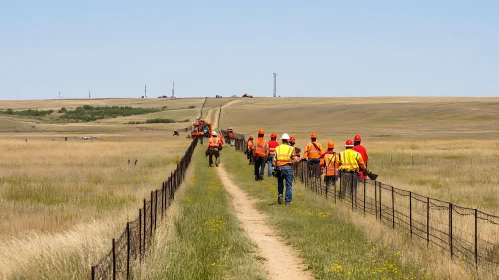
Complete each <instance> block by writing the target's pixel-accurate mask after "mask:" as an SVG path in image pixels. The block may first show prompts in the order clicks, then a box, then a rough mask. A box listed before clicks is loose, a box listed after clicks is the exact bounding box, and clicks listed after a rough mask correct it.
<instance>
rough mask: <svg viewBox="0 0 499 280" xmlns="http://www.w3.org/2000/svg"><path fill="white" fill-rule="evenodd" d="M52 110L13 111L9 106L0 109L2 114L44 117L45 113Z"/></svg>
mask: <svg viewBox="0 0 499 280" xmlns="http://www.w3.org/2000/svg"><path fill="white" fill-rule="evenodd" d="M53 112H54V111H53V110H46V111H45V110H32V109H28V110H22V111H14V110H12V109H11V108H9V109H7V110H5V111H2V110H0V113H2V114H7V115H15V116H31V117H44V116H46V115H50V114H52V113H53Z"/></svg>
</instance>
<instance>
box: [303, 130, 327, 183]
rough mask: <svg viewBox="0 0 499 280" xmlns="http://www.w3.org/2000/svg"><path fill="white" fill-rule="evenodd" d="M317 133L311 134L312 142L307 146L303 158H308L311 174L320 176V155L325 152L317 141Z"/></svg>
mask: <svg viewBox="0 0 499 280" xmlns="http://www.w3.org/2000/svg"><path fill="white" fill-rule="evenodd" d="M316 141H317V133H315V132H312V134H310V143H308V144H307V146H305V151H304V152H303V159H306V160H307V163H308V166H309V168H310V170H311V174H310V175H311V176H314V177H320V176H321V174H320V165H319V164H320V157H321V154H322V152H323V150H322V146H321V144H320V143H317V142H316Z"/></svg>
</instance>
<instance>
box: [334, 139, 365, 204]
mask: <svg viewBox="0 0 499 280" xmlns="http://www.w3.org/2000/svg"><path fill="white" fill-rule="evenodd" d="M339 162H340V174H341V175H340V179H341V191H340V198H345V195H347V194H351V195H352V198H353V200H354V202H356V199H357V182H358V178H359V175H358V174H359V171H363V172H365V173H368V172H369V171H368V170H367V167H366V165H365V164H364V160H363V159H362V155H361V154H360V153H358V152H356V151H354V150H353V142H352V140H347V141H346V142H345V150H344V151H343V152H341V153H340V156H339Z"/></svg>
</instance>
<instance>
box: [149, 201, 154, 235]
mask: <svg viewBox="0 0 499 280" xmlns="http://www.w3.org/2000/svg"><path fill="white" fill-rule="evenodd" d="M153 202H154V200H153V192H151V208H150V210H151V211H150V212H151V213H150V215H151V222H150V223H149V242H151V238H152V220H153V218H154V216H153V214H154V213H153V212H152V211H153V209H152V208H153V207H152V206H153V205H152V204H153Z"/></svg>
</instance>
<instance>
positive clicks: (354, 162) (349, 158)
mask: <svg viewBox="0 0 499 280" xmlns="http://www.w3.org/2000/svg"><path fill="white" fill-rule="evenodd" d="M359 157H360V159H359ZM359 160H362V156H361V154H360V153H358V152H356V151H354V150H352V149H346V150H345V151H343V152H341V153H340V169H341V170H344V171H355V170H359V163H358V162H359Z"/></svg>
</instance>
